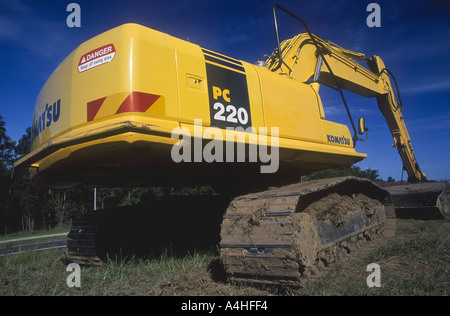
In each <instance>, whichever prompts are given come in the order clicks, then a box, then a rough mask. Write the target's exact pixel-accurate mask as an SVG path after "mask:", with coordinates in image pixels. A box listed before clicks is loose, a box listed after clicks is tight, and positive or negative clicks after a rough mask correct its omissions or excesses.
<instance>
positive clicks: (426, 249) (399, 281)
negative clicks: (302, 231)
mask: <svg viewBox="0 0 450 316" xmlns="http://www.w3.org/2000/svg"><path fill="white" fill-rule="evenodd" d="M397 226H398V231H397V238H395V239H394V240H391V241H389V242H387V243H385V244H384V245H383V246H380V247H378V248H376V249H374V250H373V251H372V252H371V253H370V254H368V255H365V256H361V257H357V258H350V259H348V261H347V262H346V264H345V265H336V266H334V267H332V268H330V269H329V271H327V274H326V275H325V276H324V277H322V278H321V279H320V280H318V281H315V282H312V283H310V284H309V286H308V288H307V289H305V290H302V291H301V292H300V293H297V294H303V295H389V296H394V295H404V296H412V295H421V296H447V295H449V294H450V234H449V233H450V222H445V221H415V220H399V221H397ZM370 263H377V264H379V266H380V271H381V287H372V288H369V287H368V286H367V283H366V279H367V277H368V276H369V274H370V273H371V272H367V271H366V268H367V265H368V264H370Z"/></svg>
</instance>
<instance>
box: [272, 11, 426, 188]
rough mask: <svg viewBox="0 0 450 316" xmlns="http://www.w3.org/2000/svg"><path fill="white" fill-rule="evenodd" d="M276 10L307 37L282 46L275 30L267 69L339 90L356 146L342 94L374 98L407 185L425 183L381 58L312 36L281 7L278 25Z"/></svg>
mask: <svg viewBox="0 0 450 316" xmlns="http://www.w3.org/2000/svg"><path fill="white" fill-rule="evenodd" d="M276 7H277V8H279V9H281V10H283V11H285V12H286V13H288V14H289V15H291V16H293V17H294V18H296V19H298V20H300V22H302V23H303V25H304V26H305V28H306V29H307V31H308V33H303V34H299V35H297V36H296V37H294V38H292V39H289V40H285V41H284V42H282V43H281V44H280V43H279V37H278V28H277V27H276V34H277V42H278V48H277V49H276V50H275V51H274V52H273V54H272V55H271V56H270V57H269V58H268V60H267V61H266V67H267V68H268V69H269V70H271V71H273V72H278V73H279V74H280V75H284V76H288V77H290V78H291V79H293V80H297V81H300V82H310V81H311V80H312V82H317V83H319V84H324V85H326V86H328V87H331V88H333V89H336V90H338V91H339V92H340V93H341V96H342V99H343V101H344V105H345V108H346V110H347V114H348V115H349V119H350V121H351V124H352V127H353V131H354V140H355V142H354V143H356V140H359V138H358V137H357V136H356V128H355V125H354V123H353V119H352V116H351V114H350V111H349V108H348V106H347V104H346V102H345V98H344V96H343V93H342V90H347V91H350V92H353V93H356V94H358V95H361V96H364V97H368V98H372V97H375V98H376V100H377V103H378V108H379V109H380V111H381V113H382V114H383V116H384V118H385V120H386V122H387V125H388V127H389V130H390V131H391V134H392V137H393V139H394V144H393V146H394V147H396V148H397V150H398V152H399V154H400V157H401V159H402V161H403V164H404V168H405V170H406V171H407V173H408V181H409V182H424V181H426V175H425V174H424V173H423V172H422V171H421V169H420V167H419V164H418V163H417V160H416V158H415V155H414V149H413V147H412V144H411V138H410V136H409V133H408V130H407V128H406V125H405V121H404V118H403V115H402V105H401V102H398V101H397V100H396V97H395V94H394V91H393V86H392V84H391V81H390V79H389V75H390V72H389V70H388V69H387V68H386V67H385V66H384V63H383V61H382V60H381V58H380V57H378V56H372V57H370V58H368V59H367V58H365V55H364V54H361V53H355V52H352V51H349V50H346V49H344V48H341V47H339V46H337V45H335V44H333V43H331V42H326V41H324V40H322V39H321V38H319V37H317V36H315V35H313V34H311V32H310V31H309V30H308V28H307V26H306V24H305V23H304V22H303V20H301V19H300V18H298V17H297V16H295V15H293V14H292V13H290V12H288V11H286V10H284V9H283V8H282V7H279V6H274V19H275V25H276V16H275V8H276ZM360 61H366V62H367V66H368V68H366V67H364V66H362V65H360V64H359V63H358V62H360ZM394 82H395V79H394Z"/></svg>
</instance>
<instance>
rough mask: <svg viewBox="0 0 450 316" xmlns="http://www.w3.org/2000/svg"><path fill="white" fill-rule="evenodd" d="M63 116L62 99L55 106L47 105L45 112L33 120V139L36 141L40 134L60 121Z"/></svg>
mask: <svg viewBox="0 0 450 316" xmlns="http://www.w3.org/2000/svg"><path fill="white" fill-rule="evenodd" d="M60 114H61V99H59V100H58V101H56V102H54V103H53V104H50V105H49V104H48V103H47V104H46V105H45V109H44V111H43V112H42V113H41V114H40V115H39V116H38V117H35V118H34V120H33V126H32V138H33V139H34V138H35V137H36V136H38V135H39V134H40V133H42V132H43V131H44V130H45V129H46V128H47V127H50V125H52V123H55V122H57V121H58V120H59V116H60Z"/></svg>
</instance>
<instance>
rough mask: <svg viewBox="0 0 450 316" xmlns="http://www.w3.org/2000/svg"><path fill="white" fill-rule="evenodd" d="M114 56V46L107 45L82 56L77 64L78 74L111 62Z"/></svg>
mask: <svg viewBox="0 0 450 316" xmlns="http://www.w3.org/2000/svg"><path fill="white" fill-rule="evenodd" d="M115 56H116V48H115V47H114V44H108V45H105V46H102V47H99V48H97V49H94V50H92V51H90V52H89V53H86V54H84V55H83V56H81V58H80V62H79V63H78V72H80V73H81V72H83V71H86V70H89V69H92V68H95V67H98V66H100V65H103V64H106V63H109V62H111V61H112V60H113V59H114V57H115Z"/></svg>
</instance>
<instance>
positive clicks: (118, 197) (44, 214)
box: [0, 115, 379, 234]
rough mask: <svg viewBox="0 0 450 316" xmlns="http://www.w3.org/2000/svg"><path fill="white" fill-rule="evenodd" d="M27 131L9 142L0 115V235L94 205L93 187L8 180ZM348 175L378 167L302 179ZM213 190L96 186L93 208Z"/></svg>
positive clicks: (27, 143) (67, 217) (372, 173)
mask: <svg viewBox="0 0 450 316" xmlns="http://www.w3.org/2000/svg"><path fill="white" fill-rule="evenodd" d="M31 133H32V130H31V127H29V128H27V129H26V131H25V134H24V135H22V137H21V138H20V139H19V140H18V141H17V142H15V141H13V140H12V139H11V138H10V137H9V136H8V135H7V133H6V128H5V122H4V119H3V117H2V116H1V115H0V234H7V233H11V232H16V231H34V230H41V229H52V228H55V227H63V226H64V227H66V226H70V225H71V223H72V221H73V220H75V219H76V218H77V217H78V216H80V215H81V214H83V213H84V212H87V211H90V210H92V209H93V208H94V189H93V188H72V189H65V190H57V189H49V188H41V187H37V186H33V185H31V184H26V183H21V182H17V181H13V180H12V179H11V173H12V170H13V165H14V162H15V161H17V160H18V159H20V158H21V157H23V156H25V155H26V154H28V153H29V152H30V151H31ZM348 175H352V176H357V177H364V178H369V179H371V180H379V173H378V170H376V169H370V168H369V169H367V170H361V168H359V167H356V166H351V167H345V168H338V169H331V170H323V171H319V172H315V173H313V174H311V175H309V176H307V177H303V178H306V179H311V180H312V179H319V178H330V177H339V176H348ZM213 193H214V190H213V189H212V188H211V187H192V188H171V187H165V188H98V189H97V191H96V197H97V199H96V201H97V203H96V204H97V208H99V209H105V208H110V207H116V206H125V205H133V204H138V203H140V202H142V201H144V200H146V199H159V198H163V197H168V196H172V195H202V194H213Z"/></svg>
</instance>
